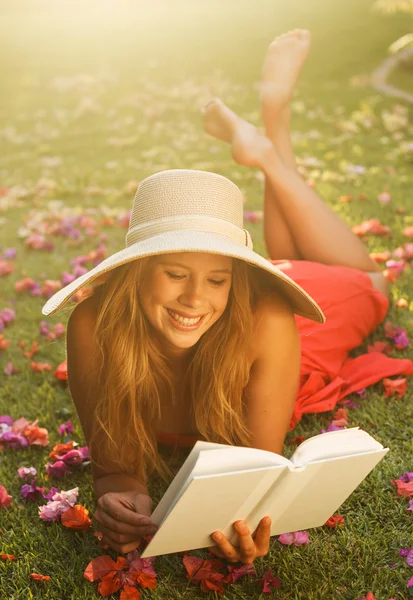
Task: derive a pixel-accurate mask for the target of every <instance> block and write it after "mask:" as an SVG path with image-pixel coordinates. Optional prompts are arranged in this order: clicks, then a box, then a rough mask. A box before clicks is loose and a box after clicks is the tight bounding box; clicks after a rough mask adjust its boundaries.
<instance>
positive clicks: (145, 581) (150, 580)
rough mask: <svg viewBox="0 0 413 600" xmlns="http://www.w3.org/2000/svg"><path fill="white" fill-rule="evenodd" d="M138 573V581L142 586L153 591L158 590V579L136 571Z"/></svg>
mask: <svg viewBox="0 0 413 600" xmlns="http://www.w3.org/2000/svg"><path fill="white" fill-rule="evenodd" d="M136 573H137V575H136V576H135V577H136V581H137V583H139V585H140V586H142V587H143V588H150V589H151V590H154V589H156V577H154V576H153V575H149V574H148V573H142V572H141V571H136Z"/></svg>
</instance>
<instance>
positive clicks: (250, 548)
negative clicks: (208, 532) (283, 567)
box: [208, 517, 271, 564]
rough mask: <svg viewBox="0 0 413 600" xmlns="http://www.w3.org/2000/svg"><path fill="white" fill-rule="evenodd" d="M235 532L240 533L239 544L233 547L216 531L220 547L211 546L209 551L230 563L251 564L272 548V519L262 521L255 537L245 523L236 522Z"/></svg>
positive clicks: (265, 518) (214, 534) (216, 538)
mask: <svg viewBox="0 0 413 600" xmlns="http://www.w3.org/2000/svg"><path fill="white" fill-rule="evenodd" d="M234 527H235V531H236V532H237V533H238V542H239V543H238V544H237V546H233V545H232V544H231V543H230V542H229V541H228V540H227V538H226V537H225V536H224V534H223V533H221V532H220V531H215V532H214V533H213V534H212V537H213V539H214V540H215V541H216V543H217V544H218V546H211V547H210V548H208V550H209V551H210V552H211V553H212V554H215V555H216V556H219V557H220V558H225V559H226V560H228V561H230V562H239V561H241V562H243V563H244V564H250V563H252V562H254V560H255V559H256V558H258V557H259V556H265V555H266V554H267V553H268V549H269V546H270V534H271V518H270V517H264V518H263V519H261V521H260V523H259V525H258V527H257V529H256V531H255V533H254V535H251V533H250V530H249V528H248V525H247V524H246V522H245V521H235V523H234Z"/></svg>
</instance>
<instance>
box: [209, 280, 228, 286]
mask: <svg viewBox="0 0 413 600" xmlns="http://www.w3.org/2000/svg"><path fill="white" fill-rule="evenodd" d="M210 281H211V283H213V284H214V285H224V283H225V282H226V279H222V280H220V281H214V280H213V279H211V280H210Z"/></svg>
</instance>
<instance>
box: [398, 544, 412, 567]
mask: <svg viewBox="0 0 413 600" xmlns="http://www.w3.org/2000/svg"><path fill="white" fill-rule="evenodd" d="M399 556H403V558H405V559H406V563H407V564H408V565H409V567H413V548H402V549H401V550H400V551H399Z"/></svg>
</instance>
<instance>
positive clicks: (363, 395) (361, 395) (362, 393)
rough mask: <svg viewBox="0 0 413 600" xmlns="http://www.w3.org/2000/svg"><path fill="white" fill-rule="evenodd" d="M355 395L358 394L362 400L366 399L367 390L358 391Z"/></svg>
mask: <svg viewBox="0 0 413 600" xmlns="http://www.w3.org/2000/svg"><path fill="white" fill-rule="evenodd" d="M354 393H355V394H358V395H359V396H360V398H365V397H366V388H362V389H361V390H358V391H357V392H354Z"/></svg>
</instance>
